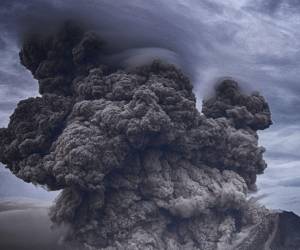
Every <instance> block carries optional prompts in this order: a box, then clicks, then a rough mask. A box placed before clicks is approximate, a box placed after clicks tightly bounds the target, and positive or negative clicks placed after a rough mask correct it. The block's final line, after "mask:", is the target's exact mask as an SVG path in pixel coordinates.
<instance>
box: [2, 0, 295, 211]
mask: <svg viewBox="0 0 300 250" xmlns="http://www.w3.org/2000/svg"><path fill="white" fill-rule="evenodd" d="M298 13H300V2H299V3H298V1H295V0H261V1H257V0H227V1H222V0H219V1H217V0H201V1H199V0H151V1H145V0H128V1H123V0H81V1H79V0H77V1H75V0H72V1H71V0H40V1H38V0H26V1H22V0H1V2H0V125H1V126H6V125H7V123H8V121H9V115H10V114H12V112H13V110H14V108H15V107H16V104H17V102H18V101H20V100H21V99H24V98H27V97H29V96H36V95H37V94H38V93H37V88H38V87H37V82H36V81H35V80H34V79H33V78H32V76H31V75H30V73H29V72H28V71H26V70H25V69H24V68H23V67H22V66H21V65H20V64H19V58H18V52H19V47H20V41H21V39H22V34H23V33H24V32H26V31H28V30H32V29H33V30H34V29H37V30H39V29H41V30H44V31H48V30H49V31H50V30H52V28H53V27H55V26H56V24H57V23H60V22H61V21H62V20H64V19H68V18H73V19H76V20H78V21H79V22H84V23H86V25H87V26H89V27H91V28H93V29H94V30H96V31H98V32H99V33H100V34H101V35H102V37H103V38H104V39H105V41H107V46H106V50H107V54H119V53H121V54H124V55H126V57H127V59H128V60H135V59H136V58H137V57H138V56H139V55H143V54H144V56H145V57H148V56H149V51H155V56H157V57H159V56H160V55H161V56H165V55H164V53H163V51H164V50H161V49H167V50H168V51H171V52H172V58H171V59H170V60H171V61H172V60H174V61H176V63H177V64H179V65H181V67H182V68H183V69H184V71H185V72H186V73H187V74H189V76H190V77H191V79H192V82H193V84H194V86H195V93H196V96H197V102H198V106H199V108H201V100H202V98H203V97H204V96H205V95H208V94H209V92H210V90H211V89H212V86H213V83H214V82H215V80H216V79H217V78H218V77H223V76H231V77H233V78H235V79H237V80H238V81H239V82H240V83H241V84H242V85H244V86H245V88H247V89H253V90H259V91H260V92H261V93H262V94H263V95H264V96H265V97H266V98H267V100H268V102H269V104H270V107H271V110H272V114H273V121H274V125H273V126H272V127H271V128H270V129H268V130H267V131H263V132H261V133H260V144H261V145H263V146H265V147H266V148H267V153H266V154H265V158H266V160H267V162H268V169H267V170H266V172H265V174H264V175H262V176H260V177H259V179H258V187H259V191H258V194H257V195H264V198H263V199H262V200H261V202H262V203H264V204H266V205H268V206H269V207H271V208H277V209H285V210H292V211H294V212H295V213H298V214H299V215H300V195H299V194H300V155H299V150H300V81H299V68H300V50H299V48H300V29H299V25H300V14H298ZM149 49H150V50H149ZM150 54H151V53H150ZM125 59H126V58H125ZM125 59H124V60H125ZM56 195H57V193H56V192H51V193H49V192H47V191H45V190H43V189H42V188H37V187H34V186H32V185H31V184H25V183H23V182H22V181H20V180H18V179H17V178H15V177H14V176H12V175H11V174H10V173H9V172H8V171H6V170H4V168H2V167H1V168H0V198H1V199H2V200H7V199H12V197H14V198H13V199H15V197H23V198H24V197H28V198H34V199H39V200H50V201H51V200H53V198H54V197H55V196H56Z"/></svg>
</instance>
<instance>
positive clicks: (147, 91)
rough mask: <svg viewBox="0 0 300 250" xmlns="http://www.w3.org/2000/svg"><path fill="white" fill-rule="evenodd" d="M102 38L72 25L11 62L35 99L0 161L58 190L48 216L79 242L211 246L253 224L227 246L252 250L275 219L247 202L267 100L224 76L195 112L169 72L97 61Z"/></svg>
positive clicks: (179, 78) (157, 64)
mask: <svg viewBox="0 0 300 250" xmlns="http://www.w3.org/2000/svg"><path fill="white" fill-rule="evenodd" d="M105 42H106V41H105V40H103V38H102V37H101V38H100V37H99V35H98V34H97V33H93V32H89V31H88V32H87V31H85V30H84V29H82V28H81V27H78V26H76V25H74V24H72V23H70V22H67V23H65V25H64V26H63V27H62V28H61V29H59V30H58V31H57V32H56V33H54V34H52V35H47V36H45V35H43V34H41V35H38V34H32V35H29V36H27V37H26V40H25V41H24V42H23V46H22V50H21V52H20V59H21V63H22V64H23V65H24V66H25V67H26V68H27V69H29V70H30V71H31V73H32V75H33V76H34V78H35V79H37V80H38V83H39V92H40V94H41V96H39V97H35V98H29V99H26V100H23V101H21V102H20V103H19V104H18V106H17V108H16V110H15V112H14V113H13V115H12V116H11V119H10V123H9V125H8V127H7V128H3V129H1V130H0V160H1V161H2V162H3V163H4V164H6V165H7V167H8V168H9V169H10V170H11V171H12V172H13V173H14V174H15V175H16V176H18V177H19V178H21V179H23V180H24V181H26V182H31V183H34V184H39V185H43V186H45V187H47V188H48V189H49V190H62V193H61V194H60V196H59V198H58V199H57V201H56V203H55V205H54V206H53V208H52V209H51V212H50V217H51V219H52V221H53V222H54V223H56V224H59V225H65V224H66V225H68V228H69V231H68V234H67V236H66V238H67V239H69V240H76V241H78V242H80V243H81V244H83V245H86V246H92V247H97V248H100V249H111V248H117V249H118V248H120V247H121V248H123V249H144V248H146V247H149V246H151V247H152V248H153V249H182V248H196V249H205V250H208V249H217V248H222V247H226V246H227V247H228V246H233V245H234V244H235V242H234V241H235V240H236V236H237V235H239V234H242V231H243V230H245V229H246V228H248V226H249V225H252V226H253V227H255V228H257V232H256V233H255V234H253V235H252V234H251V240H250V239H249V238H248V239H247V240H246V241H245V242H244V243H243V242H242V243H239V244H238V245H236V248H235V249H245V248H243V247H245V244H246V245H247V244H249V241H251V242H252V241H253V242H252V243H251V244H252V246H253V247H257V249H259V247H262V246H263V244H264V241H260V240H257V239H258V238H259V237H260V238H263V239H264V240H265V238H264V237H267V236H268V232H269V231H270V228H271V227H272V223H273V215H272V214H269V212H268V211H267V210H266V209H264V208H260V207H258V206H257V205H256V204H254V203H253V202H251V201H248V200H247V198H246V195H247V193H248V190H249V189H253V188H254V186H255V181H256V176H257V174H260V173H262V172H263V171H264V169H265V167H266V163H265V162H264V160H263V152H264V148H262V147H260V146H258V136H257V130H259V129H265V128H267V127H269V126H270V125H271V114H270V110H269V107H268V104H267V102H266V101H265V99H264V98H263V97H262V96H261V95H260V94H259V93H257V92H255V93H252V94H245V93H242V92H241V90H240V88H239V87H238V84H237V83H236V82H235V81H233V80H224V81H222V82H221V83H220V84H219V85H217V87H216V90H215V94H214V96H213V97H211V98H209V99H207V100H205V101H204V103H203V110H202V111H203V114H200V112H199V111H198V110H197V108H196V98H195V95H194V93H193V86H192V84H191V83H190V80H189V79H188V77H187V76H185V74H183V73H182V72H181V71H180V70H179V69H178V68H176V67H175V66H174V65H170V64H167V63H165V62H161V61H154V62H152V63H150V64H148V65H144V66H140V67H136V68H118V67H116V66H115V67H111V66H110V65H105V64H103V60H102V59H101V58H102V56H104V57H105V53H104V51H105V49H103V48H104V46H105ZM199 225H201V227H199ZM261 235H263V237H262V236H261Z"/></svg>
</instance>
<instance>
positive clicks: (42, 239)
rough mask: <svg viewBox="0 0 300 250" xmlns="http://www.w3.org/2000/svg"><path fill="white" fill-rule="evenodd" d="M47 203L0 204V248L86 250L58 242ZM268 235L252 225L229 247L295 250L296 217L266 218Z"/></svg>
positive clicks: (299, 225) (298, 242)
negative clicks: (49, 216)
mask: <svg viewBox="0 0 300 250" xmlns="http://www.w3.org/2000/svg"><path fill="white" fill-rule="evenodd" d="M49 205H50V204H49V203H45V202H42V201H37V200H36V201H33V200H25V199H23V200H22V201H13V200H10V201H1V202H0V235H1V239H0V249H5V250H6V249H7V250H27V249H28V250H29V249H30V250H41V249H43V250H53V249H55V250H71V249H72V250H76V249H78V250H79V249H80V250H83V249H86V248H85V247H78V246H74V245H72V246H71V245H70V244H68V245H66V244H63V243H62V237H63V235H64V229H62V228H60V229H57V228H56V229H55V228H52V226H51V222H50V220H49V218H48V209H49ZM263 223H266V224H268V227H269V232H268V233H266V234H265V235H264V234H261V232H260V231H259V230H260V228H261V226H260V225H255V226H254V227H253V226H252V227H250V228H249V229H248V230H245V231H244V232H242V233H241V234H240V235H239V237H238V239H237V241H236V242H235V243H233V245H232V246H226V248H225V249H227V250H229V249H237V250H254V249H255V250H299V249H300V217H299V216H297V215H295V214H294V213H292V212H286V211H283V212H276V213H270V214H269V216H266V218H265V221H264V222H263Z"/></svg>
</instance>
